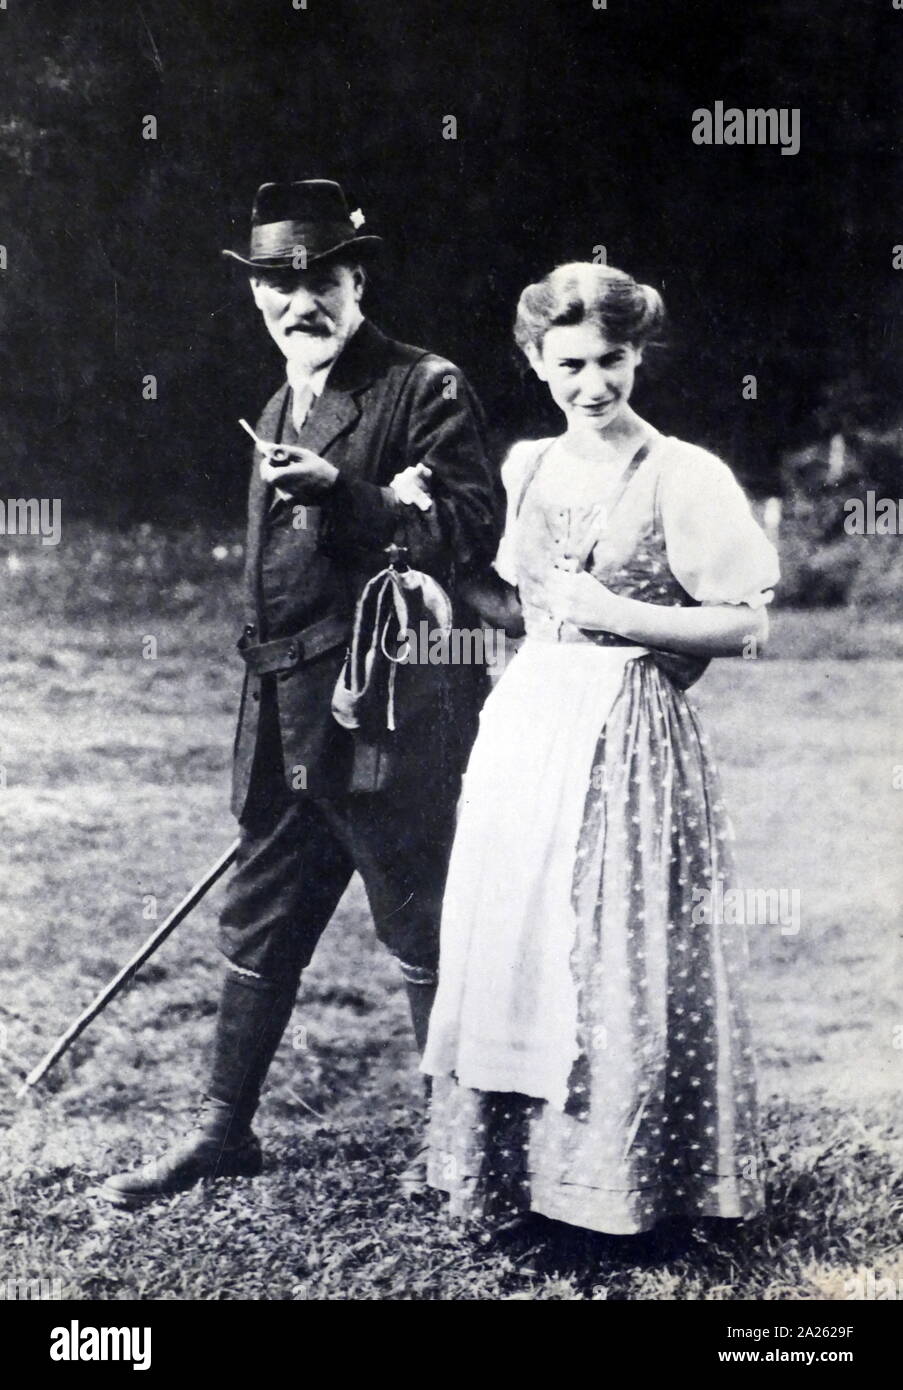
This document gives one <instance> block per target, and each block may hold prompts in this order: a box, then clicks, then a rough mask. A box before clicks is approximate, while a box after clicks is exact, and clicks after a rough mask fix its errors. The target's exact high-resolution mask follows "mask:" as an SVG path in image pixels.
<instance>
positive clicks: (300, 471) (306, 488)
mask: <svg viewBox="0 0 903 1390" xmlns="http://www.w3.org/2000/svg"><path fill="white" fill-rule="evenodd" d="M278 447H279V448H280V449H281V450H282V452H283V453H286V454H288V456H289V461H288V463H286V464H282V465H281V466H280V467H278V468H274V467H273V465H272V464H271V463H270V462H269V460H268V459H267V458H263V459H261V462H260V476H261V478H262V479H263V481H264V482H265V483H274V484H275V485H276V487H278V488H281V489H282V491H283V492H288V493H290V494H291V496H292V497H297V498H298V500H299V501H300V502H316V500H317V499H318V498H320V497H323V496H324V495H325V494H326V493H327V492H328V491H329V489H330V488H331V487H332V485H333V483H335V481H336V479H337V478H338V476H339V470H338V469H337V468H336V466H335V464H332V463H329V461H328V460H327V459H321V458H320V456H319V454H315V453H314V452H313V450H312V449H302V448H301V447H300V445H292V444H280V445H279V446H278Z"/></svg>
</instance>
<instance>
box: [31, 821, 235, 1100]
mask: <svg viewBox="0 0 903 1390" xmlns="http://www.w3.org/2000/svg"><path fill="white" fill-rule="evenodd" d="M238 846H239V841H238V840H236V841H235V843H234V844H231V845H230V846H229V848H228V849H227V850H226V852H225V854H222V855H220V857H219V859H217V861H216V863H215V864H213V865H212V866H211V867H210V868H209V869H208V870H207V872H206V873H205V874H204V876H203V878H200V879H198V881H197V883H196V884H195V885H194V887H193V888H191V889H189V891H188V892H187V893H186V895H185V897H184V898H183V899H182V901H181V902H180V903H179V905H178V907H177V908H175V909H174V910H173V911H172V912H171V913H170V914H169V916H168V917H167V919H166V921H165V922H161V924H160V926H159V927H157V929H156V931H155V932H154V933H153V935H151V936H149V937H148V938H147V940H146V941H145V943H144V945H143V946H141V947H139V949H138V950H137V951H136V952H135V954H134V955H133V956H132V958H131V960H130V961H128V962H127V964H125V965H124V966H123V967H122V969H121V970H120V972H119V974H118V975H116V976H114V978H113V979H112V980H111V981H110V983H109V984H108V985H104V987H103V989H102V990H101V991H100V993H99V994H98V995H95V997H94V998H93V999H92V1000H91V1003H90V1004H89V1005H88V1007H87V1008H86V1009H85V1011H84V1013H81V1014H79V1016H78V1018H77V1019H76V1020H75V1022H74V1023H72V1024H70V1026H69V1027H68V1028H67V1029H66V1031H65V1033H63V1035H62V1037H60V1038H58V1039H57V1041H56V1042H55V1043H54V1044H53V1047H52V1048H51V1049H50V1051H49V1052H48V1053H46V1054H45V1055H44V1056H43V1057H42V1058H41V1060H40V1062H39V1063H38V1065H37V1066H36V1067H35V1068H34V1070H33V1071H30V1072H29V1073H28V1075H27V1076H26V1078H25V1080H24V1081H23V1083H22V1085H21V1086H20V1087H19V1090H18V1091H17V1092H16V1095H17V1098H19V1099H21V1097H22V1096H24V1095H25V1093H26V1092H27V1091H29V1090H30V1089H31V1087H32V1086H34V1084H35V1083H36V1082H37V1081H40V1079H41V1077H42V1076H44V1075H45V1073H46V1072H48V1071H49V1070H50V1068H51V1067H52V1066H53V1065H54V1063H55V1062H58V1061H59V1059H60V1058H61V1057H62V1056H63V1053H64V1052H68V1050H69V1048H70V1047H71V1046H72V1044H73V1043H74V1042H75V1039H76V1038H77V1037H79V1035H80V1034H81V1033H83V1032H84V1031H85V1029H86V1028H87V1026H88V1024H89V1023H90V1022H91V1021H92V1019H95V1018H96V1017H97V1015H98V1014H99V1013H101V1012H102V1011H103V1010H104V1009H105V1008H106V1006H107V1005H108V1004H109V1002H110V1000H111V999H115V998H116V995H117V994H119V992H120V990H122V989H124V988H125V986H126V985H127V984H128V983H129V981H130V980H131V979H132V978H133V976H135V975H136V974H137V973H138V971H139V970H140V969H141V967H142V965H143V964H144V962H145V961H146V960H150V958H151V956H152V955H153V954H154V952H155V951H156V949H157V947H158V946H162V944H163V942H164V941H165V940H166V938H167V937H168V936H169V935H170V933H171V932H174V931H175V929H176V927H177V926H178V925H179V923H180V922H183V921H184V920H185V918H186V917H187V916H188V914H189V912H191V910H192V908H194V907H197V905H198V903H199V902H200V901H201V898H203V896H204V894H205V893H207V892H209V890H210V889H211V888H212V887H213V885H214V883H216V881H217V879H219V878H222V876H223V874H224V873H225V872H226V870H227V869H228V867H229V865H230V864H231V863H232V861H233V859H234V858H235V855H236V854H237V852H238Z"/></svg>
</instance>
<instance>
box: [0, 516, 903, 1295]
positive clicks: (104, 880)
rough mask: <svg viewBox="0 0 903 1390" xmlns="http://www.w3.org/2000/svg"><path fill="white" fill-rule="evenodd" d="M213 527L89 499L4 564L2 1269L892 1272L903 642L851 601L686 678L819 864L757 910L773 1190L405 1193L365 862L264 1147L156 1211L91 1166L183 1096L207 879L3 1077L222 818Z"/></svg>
mask: <svg viewBox="0 0 903 1390" xmlns="http://www.w3.org/2000/svg"><path fill="white" fill-rule="evenodd" d="M222 551H223V552H224V553H222V554H220V557H219V559H214V558H213V556H212V554H211V543H210V542H209V540H207V539H201V538H198V537H183V538H181V539H170V538H165V537H161V536H159V535H156V534H154V533H151V532H149V531H145V532H140V533H135V534H134V535H133V536H131V537H126V538H122V539H119V540H117V541H116V542H115V543H114V542H112V541H110V540H107V539H105V538H103V537H99V536H95V535H92V533H90V532H89V531H87V530H86V531H84V532H82V533H79V534H78V535H77V536H76V537H75V538H74V539H73V540H72V543H71V544H69V545H67V544H64V545H63V546H61V547H60V549H59V551H53V550H50V549H48V550H45V551H38V550H36V549H34V548H31V549H27V550H26V549H24V548H23V549H21V550H19V551H16V552H15V555H16V557H17V560H18V563H17V564H14V565H13V566H12V569H11V570H9V571H8V572H7V573H6V574H4V575H3V579H4V593H3V598H2V600H0V604H2V615H3V620H4V631H5V634H6V641H5V642H4V644H3V651H2V655H0V671H2V674H3V701H2V716H0V719H2V723H0V743H2V752H0V765H2V768H3V778H2V780H5V786H3V787H2V788H0V810H2V815H3V854H4V860H3V881H4V885H5V889H6V893H5V903H4V907H5V918H4V933H3V941H4V950H3V958H2V968H0V1008H2V1013H0V1024H2V1027H0V1043H2V1052H0V1059H2V1089H0V1106H2V1119H3V1123H4V1125H5V1126H8V1128H7V1129H6V1133H5V1137H4V1143H3V1146H2V1147H3V1155H2V1169H0V1249H2V1250H3V1254H4V1259H3V1263H2V1265H0V1296H2V1293H3V1288H4V1284H5V1281H6V1280H9V1279H17V1278H29V1279H39V1278H43V1279H48V1280H54V1279H58V1280H60V1281H61V1285H62V1293H63V1297H64V1298H73V1299H75V1298H79V1299H80V1298H86V1299H101V1300H117V1299H127V1298H142V1299H203V1300H208V1299H227V1300H228V1299H269V1300H293V1299H342V1300H344V1299H381V1300H385V1299H392V1300H400V1299H470V1300H497V1299H541V1300H578V1299H587V1298H593V1297H595V1298H610V1299H703V1298H705V1299H728V1300H729V1299H743V1298H756V1299H816V1300H818V1299H829V1298H844V1297H849V1296H851V1289H852V1286H851V1285H849V1284H848V1282H847V1281H850V1280H852V1279H853V1278H855V1276H856V1275H857V1272H863V1271H872V1272H873V1273H874V1276H875V1277H876V1278H878V1279H881V1278H884V1279H888V1278H890V1279H894V1280H896V1281H897V1283H896V1289H897V1291H898V1293H899V1292H900V1291H901V1290H903V1250H901V1243H900V1234H899V1233H900V1217H901V1213H903V1184H901V1157H903V1139H901V1130H900V1114H899V1102H898V1099H897V1098H898V1096H899V1092H900V1083H901V1079H903V1014H901V1006H900V1002H899V984H900V965H901V927H900V921H899V916H898V904H899V902H900V901H901V869H900V863H901V856H900V832H901V819H903V817H901V809H900V808H901V806H903V791H900V790H896V789H895V788H894V780H895V767H896V766H897V764H903V734H901V731H900V714H901V705H903V701H901V695H900V682H901V677H903V664H901V662H903V642H901V638H900V634H899V632H898V631H897V630H896V628H895V627H893V626H892V625H891V624H889V623H887V622H884V621H882V620H880V619H878V618H871V619H868V620H867V621H858V620H857V619H856V618H855V617H853V616H851V615H849V614H845V613H841V614H816V615H807V614H795V613H783V614H782V613H778V614H776V615H775V619H774V640H773V642H772V645H771V648H770V651H769V654H768V656H767V657H766V658H764V659H760V660H758V661H749V662H741V661H736V662H721V663H715V664H714V665H713V667H712V668H711V669H710V671H709V673H708V675H707V676H706V677H705V678H704V680H703V682H702V683H701V684H700V685H699V686H698V687H697V688H696V691H695V692H694V696H693V698H694V702H695V704H696V705H697V707H698V708H699V709H700V711H701V713H702V715H703V718H704V720H705V722H706V724H707V726H708V729H709V731H710V733H711V735H712V738H713V742H714V745H715V748H716V751H717V752H718V754H719V756H720V764H721V769H722V775H723V777H724V780H725V783H726V787H727V792H728V797H729V801H730V805H731V808H732V812H733V818H734V821H735V824H736V828H737V835H738V841H739V846H740V850H741V864H742V867H743V869H744V881H745V882H747V883H748V884H750V885H754V886H757V887H764V888H769V887H770V888H787V889H798V890H799V893H800V904H801V923H800V930H799V932H798V933H797V934H796V935H790V934H782V933H781V932H780V930H779V929H778V928H777V927H761V928H754V929H752V941H751V948H752V956H753V970H752V981H751V989H752V1005H753V1013H754V1024H755V1029H756V1034H757V1039H758V1050H759V1056H760V1064H761V1065H760V1071H761V1092H762V1100H763V1108H764V1112H765V1143H766V1149H767V1153H768V1162H769V1166H768V1187H769V1203H768V1210H767V1212H766V1214H765V1216H764V1217H763V1218H762V1219H761V1220H758V1221H756V1222H753V1223H751V1224H750V1225H748V1226H746V1227H743V1228H738V1229H734V1228H719V1227H717V1226H715V1227H713V1226H712V1225H705V1226H701V1227H699V1228H698V1229H696V1230H694V1231H693V1232H692V1233H687V1232H678V1231H676V1230H674V1231H672V1230H665V1231H661V1232H659V1233H657V1234H655V1235H653V1236H651V1237H644V1238H639V1239H635V1240H634V1239H625V1238H605V1237H590V1236H583V1235H581V1234H580V1233H575V1232H570V1231H568V1230H566V1229H564V1228H561V1227H557V1226H555V1225H553V1224H552V1223H549V1222H546V1221H543V1220H541V1219H537V1220H536V1221H535V1222H534V1223H532V1225H531V1226H529V1227H528V1229H527V1230H525V1231H520V1232H517V1233H514V1234H512V1235H510V1236H508V1237H502V1236H499V1237H496V1236H491V1235H487V1234H485V1233H484V1234H480V1233H478V1232H470V1231H464V1230H460V1229H456V1228H454V1227H452V1226H451V1225H449V1224H448V1222H447V1221H446V1219H445V1217H444V1215H443V1213H442V1208H441V1204H440V1203H439V1201H438V1200H436V1201H428V1202H426V1203H425V1204H423V1205H417V1206H414V1207H411V1206H409V1205H406V1204H403V1203H402V1201H401V1199H400V1198H399V1197H398V1196H397V1194H396V1191H395V1188H394V1183H393V1175H394V1174H395V1173H396V1172H397V1171H398V1170H399V1169H400V1168H401V1167H402V1166H403V1164H404V1161H405V1158H406V1156H407V1154H408V1152H409V1151H410V1149H411V1146H412V1143H413V1142H414V1140H415V1138H416V1134H417V1122H418V1107H419V1096H420V1080H419V1076H418V1073H417V1070H416V1066H415V1060H414V1054H413V1045H412V1039H411V1036H410V1032H409V1028H408V1022H407V1015H406V1007H405V1003H404V999H403V992H402V989H401V985H400V981H399V978H398V976H397V973H396V970H395V968H394V966H393V964H392V962H391V960H390V959H389V958H388V957H387V956H386V955H385V954H384V953H383V952H382V950H381V948H379V947H378V946H377V944H376V942H375V940H374V936H373V932H372V929H371V927H370V925H369V922H368V918H367V913H366V909H365V906H364V903H363V900H362V895H361V892H360V890H359V886H358V885H357V884H353V885H352V888H351V889H350V890H349V893H348V895H347V896H346V898H345V900H344V902H343V904H342V906H341V909H340V912H339V914H338V916H337V918H336V920H335V921H334V923H333V924H332V926H331V928H330V930H329V931H328V932H327V934H326V936H325V938H324V940H323V943H322V945H321V948H320V951H319V953H318V956H317V958H316V961H315V963H314V966H313V967H312V968H311V970H310V971H309V972H308V974H307V976H306V977H305V983H304V986H303V991H302V996H301V998H300V1000H299V1004H298V1006H297V1009H296V1013H295V1018H294V1020H293V1023H292V1026H291V1027H290V1029H289V1032H288V1033H287V1035H286V1038H285V1040H284V1042H283V1045H282V1048H281V1050H280V1053H279V1055H278V1057H277V1059H276V1063H275V1065H274V1068H273V1071H272V1074H271V1079H270V1083H269V1089H268V1092H267V1095H266V1099H265V1103H264V1107H263V1109H262V1112H261V1116H260V1121H259V1126H258V1128H259V1132H260V1134H261V1137H262V1139H263V1141H264V1146H265V1151H266V1168H265V1172H264V1175H263V1176H262V1177H261V1178H259V1179H257V1180H256V1181H254V1182H239V1183H235V1184H231V1185H230V1184H224V1183H220V1184H216V1185H214V1186H208V1187H206V1188H204V1189H202V1190H198V1191H194V1192H191V1193H188V1194H185V1195H183V1196H181V1197H179V1198H175V1199H172V1200H171V1201H169V1202H167V1203H165V1204H162V1205H158V1206H156V1207H153V1208H151V1209H149V1210H147V1211H145V1212H143V1213H139V1214H137V1215H135V1216H128V1215H124V1214H119V1213H115V1212H113V1211H111V1210H110V1209H108V1208H107V1207H105V1206H102V1205H101V1204H99V1203H97V1202H96V1201H94V1200H92V1199H91V1198H90V1197H89V1196H88V1192H89V1189H90V1188H91V1186H92V1185H93V1184H94V1183H95V1182H96V1180H97V1179H98V1178H99V1177H100V1176H102V1175H104V1174H106V1173H107V1172H109V1171H111V1170H113V1169H117V1168H120V1167H122V1166H125V1165H129V1164H132V1163H133V1162H137V1161H140V1160H142V1159H143V1158H147V1157H151V1156H154V1155H156V1154H157V1153H158V1152H159V1151H160V1149H161V1147H162V1146H163V1145H165V1143H166V1142H167V1141H168V1140H169V1139H170V1138H172V1137H174V1136H176V1135H178V1134H179V1133H180V1132H181V1131H182V1130H183V1128H184V1127H185V1125H186V1123H187V1122H188V1121H189V1119H190V1116H191V1112H192V1109H193V1106H194V1104H195V1102H196V1099H197V1095H198V1091H199V1087H200V1085H201V1084H202V1081H203V1071H204V1055H205V1050H206V1045H207V1040H208V1038H209V1034H210V1030H211V1023H212V1017H211V1016H212V1013H213V1011H214V1008H215V999H216V995H217V985H218V978H219V973H220V966H219V963H218V959H217V956H216V952H215V950H214V948H213V945H212V936H213V930H214V925H215V918H216V906H217V902H218V900H219V895H218V893H216V892H215V893H214V894H213V895H212V896H211V898H210V900H209V901H208V902H206V903H205V904H204V905H203V906H202V907H201V908H200V909H199V910H198V911H197V912H196V913H195V915H194V916H193V917H192V918H191V919H190V920H189V921H188V922H187V923H185V925H184V926H183V927H182V928H181V929H180V930H179V932H178V933H177V934H176V935H175V936H174V937H173V938H171V939H170V941H169V942H168V943H167V944H166V946H165V947H164V948H163V949H162V950H161V952H160V953H159V955H158V956H157V957H156V959H155V960H154V961H153V962H152V963H151V964H150V965H149V966H148V967H147V968H146V969H145V970H144V972H143V974H142V975H141V976H140V977H139V979H138V980H137V981H136V982H135V984H134V985H133V986H132V988H131V989H130V990H129V991H128V992H127V993H126V994H125V995H124V996H123V997H122V998H120V999H119V1000H118V1001H117V1002H116V1003H115V1004H114V1005H113V1006H112V1007H111V1008H110V1009H109V1010H108V1012H107V1013H106V1014H105V1015H104V1016H103V1017H102V1018H101V1019H100V1020H98V1021H97V1023H96V1024H95V1025H94V1026H93V1027H92V1028H91V1030H90V1031H89V1032H88V1033H87V1034H86V1035H85V1036H84V1038H83V1039H82V1040H80V1041H79V1043H78V1044H77V1045H76V1047H75V1048H74V1049H73V1051H72V1053H70V1055H69V1057H68V1058H67V1059H66V1060H65V1062H64V1063H63V1064H61V1065H60V1067H59V1068H58V1070H57V1071H56V1072H55V1073H54V1074H53V1076H52V1077H51V1078H50V1080H49V1082H48V1084H46V1085H45V1086H44V1087H43V1088H41V1089H40V1090H39V1091H38V1092H36V1093H35V1094H34V1096H33V1098H31V1099H29V1100H27V1101H25V1102H24V1103H22V1102H16V1101H15V1099H14V1089H15V1087H16V1086H17V1085H18V1083H19V1081H20V1080H21V1078H22V1076H23V1075H24V1073H25V1072H26V1071H27V1070H28V1069H29V1068H30V1067H31V1066H32V1065H33V1064H34V1062H35V1061H36V1060H37V1058H38V1057H39V1056H40V1054H41V1053H42V1052H43V1051H44V1049H45V1048H46V1047H47V1046H48V1045H49V1043H50V1042H51V1041H52V1039H53V1038H54V1037H55V1035H56V1034H57V1033H58V1032H59V1031H60V1030H61V1029H62V1028H63V1027H64V1026H65V1024H66V1023H67V1022H68V1021H69V1020H70V1019H71V1017H72V1016H73V1015H74V1014H75V1013H76V1012H78V1010H79V1009H80V1008H81V1007H82V1006H83V1005H84V1004H85V1003H86V1002H87V1000H88V999H89V998H90V996H91V995H92V994H93V993H94V992H95V990H96V989H97V988H98V987H99V986H100V984H101V983H102V982H104V981H105V980H106V979H107V978H108V977H109V976H110V975H112V974H113V973H114V971H115V970H116V968H117V967H118V965H119V964H121V963H122V962H123V961H124V960H125V958H126V957H127V956H128V955H129V954H130V953H131V951H132V950H133V948H134V946H135V945H136V944H137V943H138V942H139V941H140V940H141V939H142V938H143V937H144V936H145V935H146V934H147V933H148V932H149V931H150V930H151V929H152V926H153V922H152V921H151V920H148V918H147V917H146V915H145V914H146V913H149V912H150V911H152V908H153V904H152V903H151V901H150V899H151V897H153V898H154V899H156V904H157V915H158V918H162V916H163V915H164V914H165V912H166V911H167V910H168V909H169V907H170V906H171V905H172V904H173V903H174V902H175V901H176V900H177V898H178V897H180V896H181V894H182V893H183V892H184V890H185V888H186V887H187V885H188V884H189V883H190V882H191V881H192V880H193V879H194V878H195V877H196V876H197V875H198V874H199V873H200V872H201V871H202V870H203V869H204V868H205V867H206V866H207V864H208V863H209V862H210V861H211V860H213V859H214V858H215V857H216V856H217V855H218V854H219V852H220V851H221V849H223V848H224V847H225V846H226V845H227V844H228V843H229V841H230V840H231V839H232V838H233V835H234V827H233V824H232V822H231V820H230V818H229V815H228V812H227V809H226V808H227V784H228V765H229V754H230V747H231V738H232V731H233V717H234V710H235V702H236V694H237V686H238V671H237V669H236V666H237V663H236V661H235V660H234V657H233V653H232V642H233V640H234V635H235V634H234V632H233V630H232V628H233V626H234V623H233V620H232V618H231V616H230V615H231V611H232V606H233V601H234V585H235V579H236V571H237V567H238V563H239V559H238V556H237V555H236V554H235V553H233V550H232V541H231V539H228V540H227V542H225V543H223V545H222ZM100 604H103V605H104V608H103V609H102V610H101V609H100V608H99V607H98V605H100ZM101 611H102V612H103V614H104V616H103V618H102V619H98V617H97V614H98V612H101ZM147 638H153V639H154V640H155V642H156V657H155V659H146V657H145V653H146V652H149V651H150V650H151V648H150V646H149V645H148V643H147V641H146V639H147ZM853 658H856V659H853Z"/></svg>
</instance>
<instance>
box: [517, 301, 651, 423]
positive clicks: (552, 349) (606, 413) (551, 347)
mask: <svg viewBox="0 0 903 1390" xmlns="http://www.w3.org/2000/svg"><path fill="white" fill-rule="evenodd" d="M527 351H528V355H529V358H530V362H531V364H532V367H533V370H534V371H535V372H536V375H537V376H538V377H539V379H540V380H541V381H544V382H546V383H547V385H548V387H549V391H550V392H551V394H552V399H553V401H554V402H555V404H556V405H557V406H558V407H559V409H560V410H562V411H563V412H564V415H565V417H566V419H567V422H568V424H569V425H574V426H579V427H580V428H581V429H587V428H589V429H591V430H594V431H596V432H598V433H599V434H603V433H605V432H606V431H607V430H608V429H610V427H611V426H612V425H613V424H614V423H615V422H616V421H617V420H618V417H619V416H620V415H621V413H622V412H623V410H624V409H625V407H626V406H627V402H628V401H629V400H630V393H631V391H632V390H633V379H634V375H635V373H636V369H637V367H638V365H639V363H640V362H641V361H642V360H643V351H642V348H637V347H634V346H633V345H632V344H631V343H613V342H611V341H610V340H609V339H608V338H606V336H605V334H604V333H603V332H602V331H601V329H600V328H599V327H598V326H597V325H596V324H594V323H590V322H584V323H577V324H573V325H571V326H558V327H555V328H550V329H549V330H548V332H547V333H546V335H545V337H544V338H543V340H542V350H541V351H537V349H536V348H534V347H533V346H532V345H531V346H530V347H528V350H527Z"/></svg>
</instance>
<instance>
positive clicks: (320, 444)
mask: <svg viewBox="0 0 903 1390" xmlns="http://www.w3.org/2000/svg"><path fill="white" fill-rule="evenodd" d="M360 413H361V411H360V406H359V405H358V403H357V401H356V400H355V398H354V396H353V395H352V394H351V392H350V391H342V390H336V389H335V388H332V389H330V386H329V382H328V380H327V383H326V387H325V389H324V391H323V394H322V396H321V397H320V399H319V400H318V401H315V402H314V406H313V409H312V410H311V412H310V414H309V415H308V417H307V419H306V420H305V421H304V424H303V425H302V426H301V429H300V431H299V432H298V443H299V444H300V445H302V446H303V447H304V448H305V449H312V450H313V452H314V453H315V454H319V455H320V457H321V458H322V457H323V455H324V454H325V453H326V450H327V449H328V448H329V446H330V444H332V443H333V442H334V441H335V440H336V439H338V437H339V435H340V434H344V433H345V430H347V429H350V427H351V426H352V425H354V424H356V423H357V420H358V418H359V416H360Z"/></svg>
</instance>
